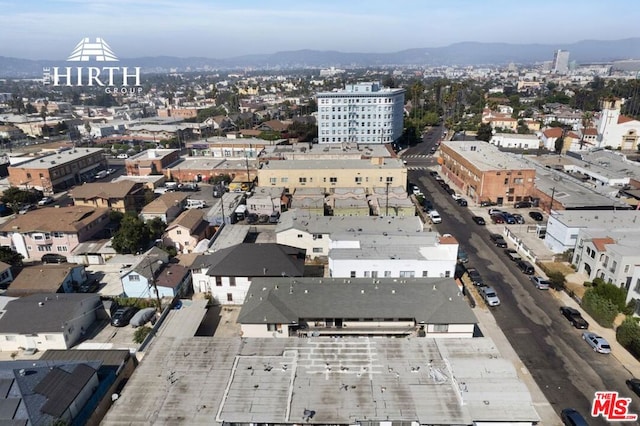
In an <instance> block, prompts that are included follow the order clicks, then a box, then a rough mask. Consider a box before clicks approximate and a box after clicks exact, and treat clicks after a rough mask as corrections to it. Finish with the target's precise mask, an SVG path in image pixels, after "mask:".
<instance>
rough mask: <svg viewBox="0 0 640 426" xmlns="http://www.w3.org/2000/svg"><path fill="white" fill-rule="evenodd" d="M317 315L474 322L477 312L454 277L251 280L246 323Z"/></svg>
mask: <svg viewBox="0 0 640 426" xmlns="http://www.w3.org/2000/svg"><path fill="white" fill-rule="evenodd" d="M312 318H411V319H414V320H415V322H416V323H419V324H470V323H476V322H477V320H476V317H475V315H474V314H473V312H472V311H471V309H470V308H469V305H468V304H467V302H466V301H465V299H464V297H463V296H462V295H461V294H460V291H459V289H458V286H457V284H456V283H455V282H454V280H453V278H380V279H371V278H288V277H284V278H283V277H280V278H262V277H256V278H254V279H253V280H252V281H251V286H250V287H249V290H248V291H247V295H246V297H245V302H244V305H243V306H242V310H241V311H240V315H239V316H238V322H239V323H241V324H268V323H276V324H284V323H293V322H295V323H298V321H299V320H301V319H303V320H308V319H312Z"/></svg>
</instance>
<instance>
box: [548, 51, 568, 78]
mask: <svg viewBox="0 0 640 426" xmlns="http://www.w3.org/2000/svg"><path fill="white" fill-rule="evenodd" d="M552 71H553V73H554V74H567V73H568V72H569V51H568V50H556V51H555V53H554V54H553V68H552Z"/></svg>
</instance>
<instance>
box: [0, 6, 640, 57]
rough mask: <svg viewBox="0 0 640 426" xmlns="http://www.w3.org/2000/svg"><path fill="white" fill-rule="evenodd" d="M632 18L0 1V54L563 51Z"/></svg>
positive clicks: (632, 32)
mask: <svg viewBox="0 0 640 426" xmlns="http://www.w3.org/2000/svg"><path fill="white" fill-rule="evenodd" d="M612 10H613V11H614V12H613V13H612ZM633 17H635V18H633ZM638 18H640V2H639V1H637V0H610V1H601V0H599V1H596V0H537V1H521V0H439V1H433V0H393V1H390V0H386V1H383V0H295V1H294V0H260V1H258V0H233V1H232V0H225V1H218V0H0V56H9V57H17V58H24V59H46V60H64V59H66V58H67V56H69V54H70V52H71V50H72V49H73V47H75V45H76V44H77V43H78V42H79V41H80V40H81V39H82V38H84V37H89V38H91V39H94V38H96V37H101V38H103V39H104V40H105V41H107V43H108V44H109V45H110V46H111V48H112V50H113V51H114V53H115V54H116V56H118V57H119V58H136V57H146V56H178V57H192V56H200V57H207V58H230V57H235V56H241V55H247V54H268V53H275V52H280V51H288V50H300V49H313V50H337V51H340V52H361V53H384V52H397V51H400V50H404V49H410V48H419V47H440V46H447V45H450V44H453V43H457V42H464V41H479V42H507V43H514V44H520V43H541V44H563V43H574V42H577V41H580V40H586V39H590V40H616V39H623V38H629V37H637V36H640V29H638V26H637V25H636V21H637V19H638Z"/></svg>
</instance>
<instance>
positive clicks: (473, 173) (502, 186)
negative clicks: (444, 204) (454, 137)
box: [440, 141, 536, 204]
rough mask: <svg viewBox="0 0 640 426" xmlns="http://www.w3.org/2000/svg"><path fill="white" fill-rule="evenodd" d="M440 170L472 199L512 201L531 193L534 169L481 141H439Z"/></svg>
mask: <svg viewBox="0 0 640 426" xmlns="http://www.w3.org/2000/svg"><path fill="white" fill-rule="evenodd" d="M440 160H441V164H442V172H443V173H444V174H445V175H446V176H447V177H448V178H449V179H450V180H451V181H452V182H453V183H454V184H455V185H456V186H457V187H458V188H461V189H462V193H463V195H465V196H467V197H469V198H471V199H472V200H473V201H474V202H477V203H480V202H482V201H493V202H496V203H498V204H503V203H514V202H516V201H521V200H525V199H528V198H530V197H531V196H532V193H533V189H534V180H535V177H536V170H535V168H534V167H533V166H532V165H530V164H528V163H527V162H526V161H525V160H524V159H522V158H519V157H516V156H513V155H510V154H509V153H505V152H501V151H499V150H498V148H497V147H496V146H494V145H491V144H489V143H486V142H483V141H445V142H442V144H440Z"/></svg>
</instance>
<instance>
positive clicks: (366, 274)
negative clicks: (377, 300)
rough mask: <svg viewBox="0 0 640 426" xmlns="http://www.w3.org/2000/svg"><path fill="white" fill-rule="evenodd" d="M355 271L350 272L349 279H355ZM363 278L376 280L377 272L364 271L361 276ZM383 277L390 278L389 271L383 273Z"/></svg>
mask: <svg viewBox="0 0 640 426" xmlns="http://www.w3.org/2000/svg"><path fill="white" fill-rule="evenodd" d="M356 275H357V273H356V271H351V272H350V273H349V277H350V278H356ZM362 276H363V277H364V278H378V276H379V271H364V273H363V275H362ZM383 276H384V277H385V278H390V277H391V271H384V272H383Z"/></svg>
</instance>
